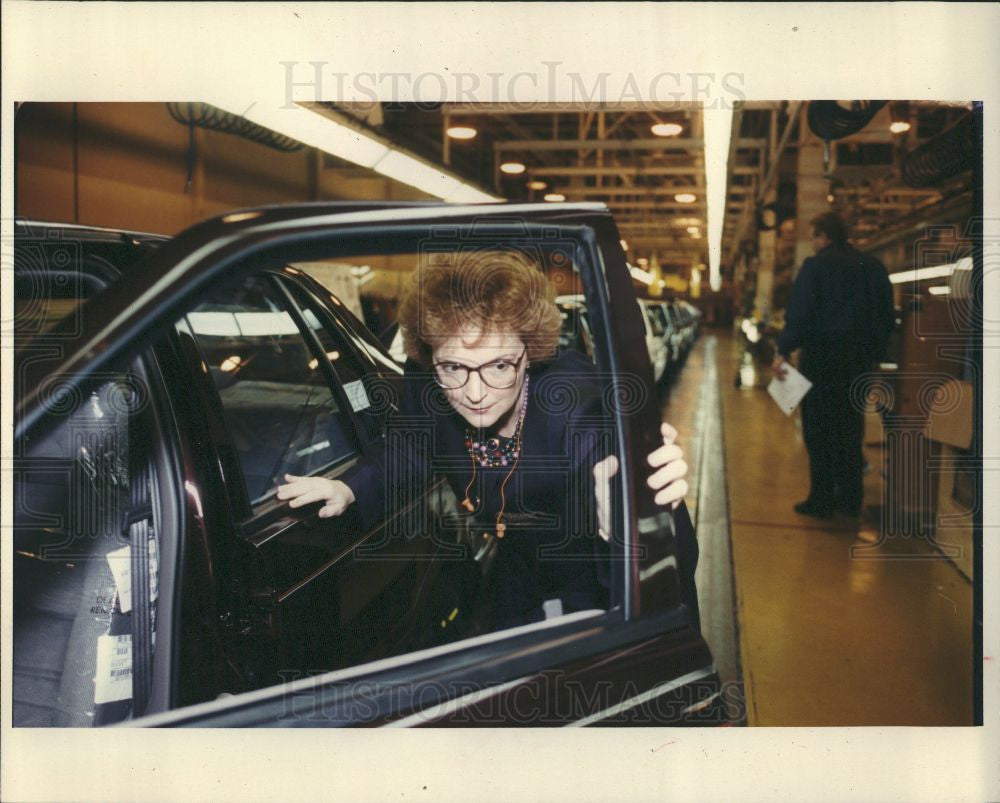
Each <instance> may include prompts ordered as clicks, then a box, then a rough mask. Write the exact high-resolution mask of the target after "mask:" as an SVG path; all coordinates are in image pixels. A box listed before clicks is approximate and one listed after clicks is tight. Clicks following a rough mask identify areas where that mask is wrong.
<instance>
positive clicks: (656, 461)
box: [594, 422, 688, 541]
mask: <svg viewBox="0 0 1000 803" xmlns="http://www.w3.org/2000/svg"><path fill="white" fill-rule="evenodd" d="M660 434H661V435H662V436H663V445H662V446H660V447H658V448H656V449H654V450H653V451H652V452H650V453H649V455H648V456H647V458H646V461H647V462H648V463H649V465H650V466H652V467H653V468H654V469H655V471H653V472H652V473H651V474H650V475H649V476H648V477H647V479H646V482H647V483H648V485H649V487H650V488H652V489H653V490H655V491H656V492H657V493H656V497H655V501H656V504H658V505H670V507H671V509H676V508H677V506H678V505H679V504H680V503H681V502H682V501H683V500H684V497H685V496H686V495H687V492H688V484H687V480H685V479H684V477H685V476H686V475H687V471H688V464H687V462H685V460H684V450H683V449H681V447H680V446H678V445H677V444H676V443H674V441H676V440H677V430H676V429H674V428H673V427H672V426H670V424H667V423H666V422H664V423H663V424H661V425H660ZM617 473H618V458H617V457H615V456H614V455H609V456H608V457H606V458H604V459H603V460H602V461H601V462H600V463H598V464H597V465H595V466H594V493H595V495H596V497H597V522H598V527H599V529H598V532H599V534H600V536H601V537H602V538H603V539H604V540H605V541H607V540H608V538H609V535H608V533H610V532H611V478H612V477H614V476H615V474H617Z"/></svg>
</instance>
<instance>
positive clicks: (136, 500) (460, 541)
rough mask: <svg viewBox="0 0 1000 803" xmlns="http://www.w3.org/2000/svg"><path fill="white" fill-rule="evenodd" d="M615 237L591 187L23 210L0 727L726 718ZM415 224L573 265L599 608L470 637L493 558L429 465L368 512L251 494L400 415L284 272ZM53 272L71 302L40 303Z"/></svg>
mask: <svg viewBox="0 0 1000 803" xmlns="http://www.w3.org/2000/svg"><path fill="white" fill-rule="evenodd" d="M619 239H620V238H619V235H618V233H617V231H616V229H615V227H614V224H613V222H612V219H611V217H610V215H609V214H608V212H607V211H606V210H605V209H604V208H603V207H601V206H600V205H595V204H588V205H576V206H574V205H561V206H558V207H557V206H552V205H542V206H527V205H524V206H504V205H496V206H493V205H490V206H470V207H456V206H446V205H438V204H426V205H422V204H396V205H392V204H385V205H372V204H311V205H300V206H289V207H274V208H262V209H255V210H244V211H241V212H237V213H231V214H229V215H226V216H223V217H221V218H218V219H215V220H211V221H208V222H206V223H202V224H199V225H197V226H195V227H193V228H191V229H189V230H188V231H186V232H184V233H182V234H180V235H178V236H177V237H176V238H173V239H170V240H163V239H161V238H155V237H145V236H140V235H134V234H130V233H123V232H111V231H100V230H87V229H81V228H75V227H65V226H63V227H60V226H44V225H37V224H35V225H32V224H26V225H19V227H18V230H17V240H16V243H15V253H16V266H17V269H18V271H19V274H20V278H19V280H18V281H20V282H21V288H22V289H21V295H22V298H21V304H20V314H19V328H18V344H17V345H18V351H17V369H16V370H17V381H16V388H15V391H16V410H15V425H16V438H17V450H16V455H15V471H16V477H15V539H14V540H15V547H14V551H15V566H14V590H15V602H14V607H15V610H14V663H15V678H14V721H15V724H16V725H33V724H48V725H53V724H64V725H81V724H104V723H111V722H117V721H122V720H125V719H134V720H135V722H136V724H146V725H195V726H251V725H255V726H260V725H265V726H269V725H282V726H307V727H316V726H340V725H359V724H367V725H384V724H392V725H419V724H443V725H444V724H450V725H484V724H486V725H511V724H527V725H551V724H577V725H582V724H707V723H718V722H720V721H724V720H725V712H724V711H723V707H722V698H721V693H720V689H719V683H718V677H717V675H716V672H715V669H714V666H713V665H712V659H711V654H710V652H709V650H708V647H707V645H706V644H705V642H704V640H703V639H702V638H701V636H700V634H699V633H698V631H697V629H696V626H694V625H693V624H692V623H693V622H696V621H697V619H696V616H692V615H691V614H690V612H689V611H688V609H687V608H686V607H685V605H683V604H682V602H681V598H680V591H679V588H680V586H679V582H678V570H677V559H676V555H675V551H676V549H675V544H674V526H673V519H672V516H671V514H670V513H669V512H667V511H664V510H662V509H660V508H658V507H657V506H655V504H654V503H653V500H652V498H651V493H650V491H649V489H648V488H647V487H646V484H645V482H644V480H643V478H644V476H645V473H646V471H647V469H646V467H645V455H646V454H647V453H648V452H649V451H650V450H651V449H652V448H653V447H654V446H655V444H656V441H657V439H658V429H659V427H658V424H659V416H658V405H657V403H656V397H655V394H654V393H650V394H643V393H642V392H641V391H638V390H636V388H637V387H639V386H640V385H641V383H643V382H645V383H646V386H647V387H651V385H652V377H651V376H650V367H649V364H648V360H647V359H646V353H645V349H642V348H640V347H639V346H641V344H642V343H643V342H644V333H643V331H642V328H641V325H640V321H639V320H637V318H636V316H635V315H634V310H635V304H636V301H635V296H634V292H633V290H632V287H631V281H630V278H629V274H628V271H627V268H626V265H625V262H624V255H623V254H622V252H621V248H620V245H619ZM428 242H431V243H435V244H436V245H435V247H440V244H441V243H445V244H446V245H445V247H446V248H450V247H452V245H453V244H454V243H456V242H458V243H461V244H462V245H463V247H483V243H486V244H488V246H487V247H490V248H495V247H503V248H522V249H523V248H530V249H534V250H533V252H536V253H538V254H542V255H543V256H542V257H541V258H542V259H544V260H550V261H556V262H559V261H562V260H565V261H567V264H568V263H572V265H573V267H574V270H576V271H577V272H578V275H579V278H580V281H581V282H582V286H583V287H584V290H585V297H586V299H587V307H588V310H587V320H588V326H589V330H590V338H591V346H592V348H593V351H594V355H593V356H594V362H595V364H596V366H597V369H598V372H599V375H600V376H601V377H603V381H605V382H606V384H607V387H608V394H607V397H608V399H609V405H610V408H611V409H612V410H613V424H614V427H615V428H616V432H617V443H618V449H619V458H620V460H621V463H622V470H621V471H620V472H619V475H618V476H617V477H616V478H615V480H614V483H613V503H614V504H613V516H614V521H613V530H614V532H613V536H614V537H613V540H612V550H611V551H612V565H611V573H610V577H611V579H610V589H609V594H610V600H611V602H610V605H609V608H608V610H594V611H584V612H580V613H575V614H570V615H566V616H558V615H557V616H554V617H553V618H551V619H547V620H545V621H543V622H539V623H536V624H532V625H525V626H522V627H516V628H513V629H508V630H501V631H496V632H488V631H485V630H484V629H483V628H482V626H481V625H480V622H479V619H478V615H477V607H476V606H477V602H476V594H475V589H476V584H477V583H478V582H479V580H480V577H481V575H482V573H483V572H485V571H488V568H487V564H488V555H487V554H485V550H483V549H479V548H478V547H477V544H476V543H472V542H471V540H470V539H471V536H470V534H469V533H468V532H467V531H466V530H465V529H464V528H463V523H462V520H461V518H460V517H456V516H455V514H454V510H455V507H456V501H455V499H454V497H453V495H452V494H451V492H450V490H449V489H448V488H447V486H446V485H445V483H443V482H441V481H438V482H436V483H434V484H433V485H432V486H431V487H430V488H429V489H427V490H426V491H425V492H424V494H423V496H422V497H421V502H420V504H419V505H417V507H418V508H419V510H413V509H409V508H407V509H388V510H387V517H386V519H385V522H384V523H383V524H381V525H379V526H377V527H375V528H374V529H371V530H365V529H364V528H363V527H362V526H361V525H360V524H359V523H358V521H357V517H356V516H352V515H351V514H350V512H349V513H348V514H345V515H344V516H343V517H340V518H339V519H335V520H331V519H322V520H321V519H319V518H317V517H316V516H315V508H313V509H302V510H299V511H294V512H293V511H291V510H289V509H288V508H287V506H285V505H284V504H282V503H280V502H278V500H277V499H276V498H275V497H274V494H273V487H274V484H275V482H276V481H277V479H278V478H279V477H280V476H281V475H282V474H283V473H284V472H286V471H287V472H290V473H302V474H308V473H316V474H322V475H324V476H330V477H335V476H337V474H338V473H340V472H341V471H343V470H346V468H348V467H349V466H350V465H353V464H354V462H356V461H357V460H359V459H364V457H365V456H366V455H367V454H369V453H370V451H371V450H372V449H376V448H378V447H379V444H380V442H381V441H383V440H385V439H386V438H387V437H393V433H394V432H395V433H396V434H399V433H400V431H403V434H404V435H405V430H400V424H399V423H398V422H397V421H396V419H395V418H394V416H393V414H392V413H393V409H394V403H395V402H394V400H395V393H396V392H397V390H398V383H399V381H400V368H399V366H398V365H396V363H394V361H393V360H392V359H391V358H390V357H389V356H388V354H387V353H386V352H385V350H384V349H383V348H382V347H381V346H380V345H379V343H378V341H377V340H376V339H375V338H374V336H373V335H371V334H370V333H369V332H368V331H367V330H366V329H365V328H364V327H363V325H361V324H360V323H359V322H358V321H357V319H355V318H354V317H353V316H352V315H351V314H350V313H349V312H347V311H346V309H345V308H344V306H343V304H342V303H341V302H340V300H339V299H337V298H336V297H335V296H333V295H331V294H330V292H329V291H328V290H327V289H326V288H325V287H323V286H322V285H321V284H319V283H318V282H316V281H314V280H313V279H311V278H310V277H309V276H308V275H306V274H305V273H304V272H303V271H302V270H300V269H298V268H297V267H294V265H297V264H299V263H302V262H305V261H308V260H311V259H320V258H323V259H325V258H330V257H331V256H335V257H338V258H340V257H344V256H347V255H351V254H360V253H371V252H373V251H378V252H379V253H410V252H414V253H415V252H416V251H417V250H419V249H423V248H424V247H425V246H426V244H427V243H428ZM470 244H471V245H470ZM57 253H62V254H64V256H62V257H58V256H56V254H57ZM553 255H554V256H553ZM66 260H68V262H67V261H66ZM66 275H68V276H70V277H71V278H69V279H60V278H59V277H60V276H66ZM60 282H69V286H70V288H71V289H70V290H69V291H67V293H68V295H69V296H70V299H69V300H70V301H71V302H72V301H73V300H74V299H80V298H83V297H84V296H86V297H87V298H86V299H85V300H82V301H81V302H80V303H69V304H67V305H65V307H64V308H61V309H59V310H58V315H50V317H51V318H52V319H54V318H58V321H57V322H56V323H54V325H50V324H51V323H52V322H51V320H43V321H42V322H39V321H38V320H37V319H39V318H42V319H45V318H46V315H49V313H47V312H45V309H43V307H45V305H46V304H48V305H49V306H48V308H47V309H49V310H51V309H52V305H51V302H52V299H53V298H55V296H57V295H58V292H59V291H57V289H56V288H58V287H61V286H62V285H61V284H60ZM84 286H86V288H87V289H86V292H84V291H83V290H80V288H81V287H84ZM38 299H41V302H42V304H41V306H36V307H34V308H33V307H32V304H33V303H34V302H35V301H37V300H38ZM56 306H58V305H56ZM33 309H34V312H32V310H33ZM626 311H627V312H629V313H630V314H628V315H625V314H623V313H624V312H626ZM248 343H249V344H250V345H252V348H251V349H249V350H247V349H246V347H247V344H248ZM240 348H243V349H244V352H245V353H246V354H249V355H250V356H249V357H243V358H241V357H239V355H238V354H237V353H236V352H237V351H239V349H240ZM310 356H311V357H312V359H307V358H309V357H310ZM306 362H308V370H305V369H302V367H301V366H302V365H303V364H305V363H306ZM296 371H298V373H296ZM303 371H304V373H303ZM630 383H631V384H630ZM400 481H405V478H402V479H401V480H400ZM387 505H389V506H390V507H391V505H390V503H387ZM111 555H115V556H116V558H121V562H119V563H118V564H115V563H114V561H113V560H112V557H111ZM109 566H110V568H109ZM126 566H127V567H128V570H129V571H130V575H126V576H130V577H131V579H126V580H125V581H123V580H122V572H123V567H126ZM123 582H124V585H123ZM125 588H128V589H130V591H129V592H128V593H123V589H125ZM126 597H128V599H126ZM81 606H82V607H81ZM127 608H129V609H127ZM126 681H127V682H126ZM123 684H125V685H123ZM526 700H528V701H530V703H525V701H526Z"/></svg>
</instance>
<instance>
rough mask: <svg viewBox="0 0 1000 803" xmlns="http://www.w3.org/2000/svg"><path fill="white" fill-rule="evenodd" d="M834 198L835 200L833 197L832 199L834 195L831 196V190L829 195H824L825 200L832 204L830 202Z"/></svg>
mask: <svg viewBox="0 0 1000 803" xmlns="http://www.w3.org/2000/svg"><path fill="white" fill-rule="evenodd" d="M834 200H835V199H834V197H833V193H832V192H831V193H830V194H829V195H827V196H826V202H827V203H828V204H832V203H833V202H834Z"/></svg>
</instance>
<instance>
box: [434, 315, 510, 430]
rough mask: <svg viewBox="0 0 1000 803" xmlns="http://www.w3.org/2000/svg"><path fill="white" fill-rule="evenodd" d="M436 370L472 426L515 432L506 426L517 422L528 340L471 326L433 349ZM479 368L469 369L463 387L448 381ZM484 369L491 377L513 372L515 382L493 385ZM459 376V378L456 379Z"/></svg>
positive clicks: (448, 395)
mask: <svg viewBox="0 0 1000 803" xmlns="http://www.w3.org/2000/svg"><path fill="white" fill-rule="evenodd" d="M432 361H433V363H434V366H435V368H434V370H435V371H436V372H437V374H438V376H439V378H440V379H439V381H441V379H443V380H444V382H445V385H444V386H443V387H442V390H443V391H444V394H445V396H446V397H447V399H448V401H449V402H450V403H451V406H452V407H454V408H455V412H457V413H458V414H459V415H460V416H462V418H464V419H465V420H466V421H467V422H468V423H469V424H470V425H471V426H473V427H476V428H481V429H485V428H487V427H492V426H494V425H499V428H500V430H501V433H500V434H502V435H507V436H509V435H511V434H513V433H512V432H505V431H503V430H505V429H512V428H513V427H514V425H515V423H516V418H517V410H516V409H515V408H517V406H518V404H519V403H520V401H521V389H522V388H523V387H524V375H525V370H526V368H527V364H528V361H527V358H526V357H525V356H524V342H523V341H522V340H521V338H520V337H518V336H517V335H515V334H512V333H510V332H502V333H490V334H484V333H483V332H482V331H480V330H479V329H467V330H465V331H463V332H462V333H461V334H459V335H456V336H454V337H450V338H448V339H447V340H444V341H442V342H441V343H440V344H439V345H438V346H437V347H435V348H434V351H433V353H432ZM466 368H467V369H471V368H479V369H480V372H476V371H472V370H469V371H468V380H467V381H466V383H465V384H464V385H462V387H458V388H450V387H447V383H451V382H457V381H460V379H461V377H462V375H464V374H465V371H464V370H463V369H466ZM480 373H485V374H486V375H487V378H489V377H494V382H495V383H496V384H504V382H503V381H499V382H498V381H496V379H495V377H502V376H505V375H506V376H510V377H512V378H513V380H514V381H513V384H512V385H511V386H510V387H506V388H495V387H490V386H489V385H488V384H486V383H485V382H484V381H483V378H482V376H480ZM455 376H457V377H458V379H455Z"/></svg>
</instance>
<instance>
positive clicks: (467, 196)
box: [441, 184, 503, 204]
mask: <svg viewBox="0 0 1000 803" xmlns="http://www.w3.org/2000/svg"><path fill="white" fill-rule="evenodd" d="M441 200H442V201H447V202H448V203H450V204H476V203H484V202H486V201H502V200H503V199H502V198H497V197H495V196H493V195H489V194H488V193H485V192H483V191H482V190H477V189H476V188H475V187H472V186H470V185H468V184H462V185H460V186H459V187H458V189H456V190H455V191H454V192H452V193H450V194H449V195H446V196H444V198H442V199H441Z"/></svg>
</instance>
